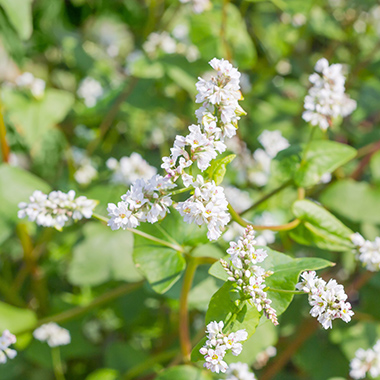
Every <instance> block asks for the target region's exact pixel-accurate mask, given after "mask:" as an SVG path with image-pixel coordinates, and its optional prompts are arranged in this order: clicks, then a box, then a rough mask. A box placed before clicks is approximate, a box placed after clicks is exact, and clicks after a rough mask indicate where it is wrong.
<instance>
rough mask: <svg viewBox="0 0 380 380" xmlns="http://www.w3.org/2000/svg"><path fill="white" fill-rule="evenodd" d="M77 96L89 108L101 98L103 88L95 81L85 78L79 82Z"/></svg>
mask: <svg viewBox="0 0 380 380" xmlns="http://www.w3.org/2000/svg"><path fill="white" fill-rule="evenodd" d="M77 94H78V96H79V97H80V98H81V99H83V100H84V104H85V105H86V106H87V107H89V108H91V107H94V106H95V105H96V103H97V102H98V100H99V99H100V98H101V97H102V96H103V87H102V85H101V84H100V83H99V82H98V81H97V80H96V79H94V78H91V77H86V78H84V79H83V80H82V81H81V82H80V84H79V87H78V91H77Z"/></svg>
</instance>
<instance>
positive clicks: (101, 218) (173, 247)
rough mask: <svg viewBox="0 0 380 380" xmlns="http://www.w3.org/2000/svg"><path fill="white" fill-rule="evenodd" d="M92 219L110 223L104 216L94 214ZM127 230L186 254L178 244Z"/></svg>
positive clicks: (133, 230) (144, 233) (137, 231)
mask: <svg viewBox="0 0 380 380" xmlns="http://www.w3.org/2000/svg"><path fill="white" fill-rule="evenodd" d="M92 217H93V218H95V219H98V220H100V221H102V222H104V223H108V220H109V219H108V218H106V217H104V216H102V215H99V214H96V213H94V214H92ZM126 230H127V231H129V232H132V233H133V234H136V235H140V236H142V237H144V238H145V239H148V240H151V241H154V242H156V243H158V244H161V245H164V246H166V247H169V248H172V249H174V250H175V251H178V252H184V249H183V247H181V246H179V245H177V244H172V243H169V242H168V241H165V240H162V239H159V238H156V237H155V236H153V235H150V234H147V233H146V232H142V231H139V230H136V229H135V228H126Z"/></svg>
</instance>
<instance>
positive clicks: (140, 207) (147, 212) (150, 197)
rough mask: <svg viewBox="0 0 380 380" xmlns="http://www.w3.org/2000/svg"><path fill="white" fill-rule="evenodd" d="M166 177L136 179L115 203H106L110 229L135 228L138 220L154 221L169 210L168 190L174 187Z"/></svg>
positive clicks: (162, 216) (138, 222)
mask: <svg viewBox="0 0 380 380" xmlns="http://www.w3.org/2000/svg"><path fill="white" fill-rule="evenodd" d="M175 186H176V185H175V184H173V183H172V182H171V181H170V180H168V179H167V178H164V177H162V176H160V175H158V174H157V175H154V176H153V177H152V178H150V179H149V180H148V181H145V180H143V179H138V180H137V181H135V182H134V184H133V185H132V186H131V188H130V190H128V191H127V193H126V194H125V195H123V196H122V197H121V199H122V202H119V203H118V204H117V205H115V204H113V203H109V204H108V208H107V211H108V213H109V216H110V220H109V221H108V226H110V227H111V229H112V230H118V229H119V228H122V229H123V230H125V229H126V228H136V227H137V226H139V225H140V222H149V223H156V222H157V221H158V220H161V219H162V218H164V217H165V216H166V214H167V213H168V212H169V207H170V206H171V205H172V199H171V198H170V193H168V191H169V190H170V189H172V188H173V187H175Z"/></svg>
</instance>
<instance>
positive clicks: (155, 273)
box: [133, 244, 186, 293]
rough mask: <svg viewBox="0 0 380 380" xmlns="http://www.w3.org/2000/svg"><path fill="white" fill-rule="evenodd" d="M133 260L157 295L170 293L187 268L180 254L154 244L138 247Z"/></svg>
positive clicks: (139, 245)
mask: <svg viewBox="0 0 380 380" xmlns="http://www.w3.org/2000/svg"><path fill="white" fill-rule="evenodd" d="M133 260H134V262H135V264H136V267H138V268H139V269H140V270H141V272H142V273H143V275H144V277H145V278H146V279H147V280H148V282H149V284H150V285H151V286H152V288H153V290H154V291H156V292H157V293H165V292H166V291H168V290H169V289H170V288H171V287H172V286H173V285H174V284H175V283H176V282H177V281H178V280H179V278H180V277H181V274H182V271H183V270H184V269H185V267H186V261H185V259H184V258H183V256H182V255H181V253H180V252H177V251H175V250H174V249H171V248H166V247H162V246H158V245H154V244H138V245H136V246H135V249H134V251H133Z"/></svg>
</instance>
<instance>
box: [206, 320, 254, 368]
mask: <svg viewBox="0 0 380 380" xmlns="http://www.w3.org/2000/svg"><path fill="white" fill-rule="evenodd" d="M223 327H224V323H223V321H220V322H216V321H214V322H210V323H209V324H208V325H207V330H206V333H207V335H206V337H207V341H206V343H205V345H204V346H203V347H202V348H201V349H200V350H199V352H200V353H201V354H202V355H203V356H204V358H205V360H206V362H205V363H204V364H203V366H204V367H205V368H207V369H209V370H211V371H212V372H216V373H219V372H226V370H227V368H228V365H227V363H226V362H225V361H224V360H223V358H224V356H225V355H226V353H227V351H231V352H232V355H234V356H238V355H240V353H241V351H242V349H243V346H242V344H241V343H240V342H244V341H245V340H247V339H248V333H247V332H246V331H245V330H238V331H236V332H232V333H230V334H223Z"/></svg>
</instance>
